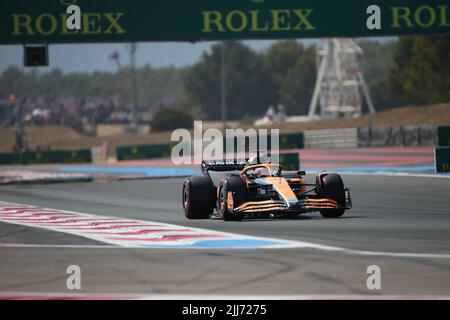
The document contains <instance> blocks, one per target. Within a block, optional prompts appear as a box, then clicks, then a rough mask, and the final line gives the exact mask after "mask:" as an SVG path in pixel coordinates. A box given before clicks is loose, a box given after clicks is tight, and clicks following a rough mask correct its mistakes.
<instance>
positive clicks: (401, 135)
mask: <svg viewBox="0 0 450 320" xmlns="http://www.w3.org/2000/svg"><path fill="white" fill-rule="evenodd" d="M435 143H436V128H435V127H434V126H433V125H417V126H400V127H393V128H359V129H358V146H359V147H387V146H429V145H434V144H435Z"/></svg>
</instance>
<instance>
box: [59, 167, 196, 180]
mask: <svg viewBox="0 0 450 320" xmlns="http://www.w3.org/2000/svg"><path fill="white" fill-rule="evenodd" d="M57 170H58V171H59V172H69V173H90V174H105V175H112V176H123V175H143V176H148V177H171V176H173V177H179V176H190V175H193V174H196V173H199V169H197V168H181V167H119V166H117V167H115V166H89V165H86V166H60V167H58V168H57Z"/></svg>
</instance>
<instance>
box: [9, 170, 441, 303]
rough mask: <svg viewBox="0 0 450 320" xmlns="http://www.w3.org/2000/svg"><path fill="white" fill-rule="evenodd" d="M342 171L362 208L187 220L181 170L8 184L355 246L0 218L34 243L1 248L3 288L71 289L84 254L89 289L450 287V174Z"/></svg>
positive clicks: (229, 291)
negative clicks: (58, 227) (186, 238)
mask: <svg viewBox="0 0 450 320" xmlns="http://www.w3.org/2000/svg"><path fill="white" fill-rule="evenodd" d="M312 178H313V177H308V179H312ZM344 181H345V183H346V185H347V186H349V187H350V188H351V191H352V197H353V205H354V208H353V210H351V211H349V212H348V213H346V215H345V216H344V217H342V218H338V219H323V218H321V217H320V215H319V214H307V215H303V216H300V217H299V218H296V219H264V220H245V221H242V222H223V221H219V220H196V221H188V220H186V219H185V218H184V217H183V215H182V213H181V208H180V207H181V204H180V193H181V182H182V179H175V178H174V179H153V180H140V181H116V182H95V183H72V184H56V185H33V186H31V185H30V186H2V187H1V188H0V200H1V201H7V202H14V203H20V204H30V205H35V206H42V207H47V208H55V209H60V210H71V211H77V212H86V213H92V214H98V215H107V216H117V217H122V218H132V219H139V220H149V221H157V222H164V223H170V224H176V225H181V226H190V227H197V228H203V229H208V230H217V231H225V232H232V233H237V234H244V235H251V236H258V237H268V238H275V239H285V240H293V241H305V242H308V243H313V244H318V245H324V246H335V247H339V248H345V249H346V250H344V251H340V252H336V251H330V250H323V249H321V248H320V247H319V248H289V249H232V250H230V249H219V250H217V249H200V250H199V249H131V248H120V247H112V246H106V245H105V244H103V243H100V242H97V241H94V240H90V239H86V238H83V237H78V236H74V235H69V234H64V233H59V232H53V231H47V230H44V229H38V228H31V227H24V226H18V225H13V224H8V223H0V244H29V245H32V246H31V247H7V246H5V247H1V248H0V293H1V292H13V293H14V292H27V293H33V292H56V293H62V294H64V293H66V294H67V293H71V292H70V291H68V290H67V289H66V278H67V275H66V268H67V266H69V265H73V264H75V265H78V266H80V268H81V270H82V290H81V291H80V292H81V293H86V294H89V293H114V294H127V293H130V294H131V293H132V294H150V295H151V294H155V295H174V294H188V295H190V294H198V295H204V296H208V295H217V294H219V295H366V294H369V295H383V294H384V295H393V294H394V295H397V294H398V295H414V296H424V295H425V296H429V295H434V296H436V295H444V296H450V179H448V178H438V177H435V178H432V177H429V178H428V177H412V176H401V177H392V176H373V175H372V176H363V175H345V176H344ZM39 245H42V246H39ZM97 245H98V246H99V247H94V246H97ZM58 246H61V247H58ZM91 246H92V247H91ZM370 265H378V266H379V267H380V268H381V279H382V280H381V284H382V288H381V290H369V289H368V288H367V286H366V280H367V277H368V276H369V275H368V274H367V273H366V270H367V267H368V266H370Z"/></svg>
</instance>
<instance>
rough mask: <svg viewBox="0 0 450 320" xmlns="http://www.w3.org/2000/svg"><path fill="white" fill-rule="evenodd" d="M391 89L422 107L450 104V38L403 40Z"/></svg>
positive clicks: (412, 38) (399, 45)
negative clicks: (433, 104) (438, 103)
mask: <svg viewBox="0 0 450 320" xmlns="http://www.w3.org/2000/svg"><path fill="white" fill-rule="evenodd" d="M394 60H395V66H394V67H393V68H392V69H391V71H390V75H389V84H390V86H391V88H393V89H394V90H396V91H397V94H400V95H402V96H403V97H404V99H405V101H407V102H409V103H411V104H415V105H419V104H429V103H436V102H445V101H449V100H450V77H449V76H448V75H449V74H450V37H448V36H447V37H403V38H400V40H399V42H398V44H397V47H396V48H395V53H394Z"/></svg>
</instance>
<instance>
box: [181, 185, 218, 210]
mask: <svg viewBox="0 0 450 320" xmlns="http://www.w3.org/2000/svg"><path fill="white" fill-rule="evenodd" d="M182 195H183V198H182V203H183V210H184V215H185V216H186V218H188V219H208V218H209V217H210V215H211V214H212V212H213V210H214V206H215V201H216V188H215V187H214V184H213V182H212V180H211V178H210V177H208V176H192V177H189V178H186V179H185V180H184V183H183V194H182Z"/></svg>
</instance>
